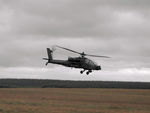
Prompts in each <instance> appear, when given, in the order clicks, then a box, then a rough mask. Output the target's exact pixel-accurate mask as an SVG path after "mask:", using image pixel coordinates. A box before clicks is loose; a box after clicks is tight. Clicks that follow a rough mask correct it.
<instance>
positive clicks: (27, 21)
mask: <svg viewBox="0 0 150 113" xmlns="http://www.w3.org/2000/svg"><path fill="white" fill-rule="evenodd" d="M148 3H149V2H148V1H142V2H141V1H136V2H134V1H117V0H115V1H114V0H113V1H112V0H109V1H104V0H101V1H95V2H93V1H91V0H87V1H74V0H73V1H72V0H71V1H69V0H63V1H55V0H50V1H49V0H46V1H40V0H39V1H36V4H35V2H34V1H29V0H27V1H18V0H17V1H12V2H10V3H9V2H8V3H7V4H9V6H10V7H11V8H12V9H13V10H14V19H13V21H14V22H13V25H12V29H13V30H12V31H13V32H16V33H20V34H24V35H35V34H36V35H37V34H38V35H48V36H58V37H60V36H64V37H87V36H91V37H101V38H103V37H105V38H106V37H107V38H108V37H111V36H117V37H119V38H120V37H122V36H135V37H136V36H142V35H145V36H147V35H149V32H148V30H146V29H149V25H147V20H149V16H148V17H143V15H142V14H143V13H141V12H140V10H141V9H145V8H146V7H147V4H148ZM136 8H137V9H136ZM147 8H148V7H147ZM120 9H123V10H120ZM145 10H146V9H145ZM128 13H131V15H129V16H131V19H132V14H133V17H134V18H133V19H135V21H137V18H141V21H142V23H139V24H134V23H133V24H132V23H130V25H128V24H127V25H126V24H125V25H122V24H121V25H120V24H118V23H117V22H118V20H117V19H118V18H119V17H118V16H123V15H121V14H125V16H126V14H128ZM119 14H120V15H119ZM134 14H135V15H134ZM137 15H138V16H137ZM127 16H128V15H127ZM145 18H146V19H147V20H145ZM129 19H130V17H129ZM129 19H126V20H124V21H127V23H128V22H133V20H129ZM121 20H122V18H121ZM121 23H123V21H121ZM125 23H126V22H125ZM135 23H136V22H135ZM137 23H138V21H137ZM142 26H143V27H142Z"/></svg>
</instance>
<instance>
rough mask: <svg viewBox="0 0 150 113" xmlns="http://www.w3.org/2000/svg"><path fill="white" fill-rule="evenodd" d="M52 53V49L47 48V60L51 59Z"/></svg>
mask: <svg viewBox="0 0 150 113" xmlns="http://www.w3.org/2000/svg"><path fill="white" fill-rule="evenodd" d="M52 54H53V51H52V50H51V49H50V48H47V55H48V60H49V61H51V60H53V57H52Z"/></svg>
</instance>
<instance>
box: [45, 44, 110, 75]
mask: <svg viewBox="0 0 150 113" xmlns="http://www.w3.org/2000/svg"><path fill="white" fill-rule="evenodd" d="M55 47H57V48H61V49H64V50H67V51H70V52H73V53H76V54H79V55H80V56H79V57H68V60H56V59H53V56H52V55H53V51H54V50H53V49H50V48H47V55H48V58H43V60H47V62H46V66H47V65H48V63H52V64H58V65H63V66H66V67H71V68H81V69H83V70H81V71H80V73H81V74H83V73H84V72H85V71H87V72H86V74H87V75H88V74H89V73H92V71H93V70H101V66H100V65H97V64H96V63H95V62H94V61H92V60H91V59H89V58H87V57H85V56H90V57H102V58H110V57H108V56H99V55H90V54H85V53H84V52H82V53H80V52H77V51H74V50H71V49H68V48H65V47H61V46H57V45H55Z"/></svg>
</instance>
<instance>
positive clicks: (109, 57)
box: [85, 54, 110, 58]
mask: <svg viewBox="0 0 150 113" xmlns="http://www.w3.org/2000/svg"><path fill="white" fill-rule="evenodd" d="M85 55H86V56H90V57H102V58H110V57H108V56H99V55H88V54H85Z"/></svg>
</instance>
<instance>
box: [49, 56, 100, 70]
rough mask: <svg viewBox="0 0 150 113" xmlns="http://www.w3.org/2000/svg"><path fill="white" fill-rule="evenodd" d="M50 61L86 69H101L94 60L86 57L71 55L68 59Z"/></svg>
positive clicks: (50, 61)
mask: <svg viewBox="0 0 150 113" xmlns="http://www.w3.org/2000/svg"><path fill="white" fill-rule="evenodd" d="M48 63H53V64H59V65H63V66H66V67H72V68H82V69H84V70H91V71H92V70H101V67H100V66H99V65H97V64H95V63H94V62H93V61H92V60H90V59H88V58H86V57H84V58H82V57H75V58H73V57H69V58H68V60H49V62H48Z"/></svg>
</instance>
